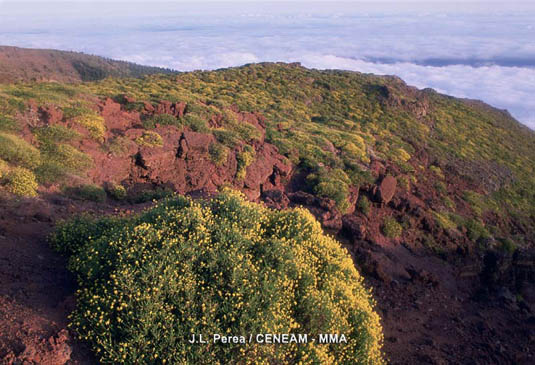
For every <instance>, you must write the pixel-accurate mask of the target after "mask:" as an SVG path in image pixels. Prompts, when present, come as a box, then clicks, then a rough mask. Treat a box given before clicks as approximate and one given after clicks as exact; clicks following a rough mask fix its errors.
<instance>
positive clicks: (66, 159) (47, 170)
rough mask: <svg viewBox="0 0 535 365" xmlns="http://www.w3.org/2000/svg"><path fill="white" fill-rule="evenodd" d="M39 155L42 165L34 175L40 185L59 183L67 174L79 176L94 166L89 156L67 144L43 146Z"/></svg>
mask: <svg viewBox="0 0 535 365" xmlns="http://www.w3.org/2000/svg"><path fill="white" fill-rule="evenodd" d="M41 155H42V156H43V163H42V164H41V165H39V167H37V169H36V170H35V173H36V174H37V178H38V180H39V182H40V183H42V184H46V183H55V182H58V181H61V180H62V179H63V178H64V177H65V176H66V175H68V174H74V175H78V176H81V175H83V174H84V173H85V172H86V171H87V170H89V169H90V168H92V167H93V166H94V162H93V159H92V158H91V156H89V155H87V154H85V153H83V152H81V151H79V150H77V149H76V148H74V147H73V146H71V145H68V144H59V145H58V144H48V143H46V144H43V145H41Z"/></svg>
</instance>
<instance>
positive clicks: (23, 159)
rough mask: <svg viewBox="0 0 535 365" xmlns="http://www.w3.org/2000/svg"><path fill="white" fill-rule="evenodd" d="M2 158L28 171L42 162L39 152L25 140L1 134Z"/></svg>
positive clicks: (0, 149)
mask: <svg viewBox="0 0 535 365" xmlns="http://www.w3.org/2000/svg"><path fill="white" fill-rule="evenodd" d="M0 158H1V159H3V160H5V161H7V162H9V163H11V164H13V165H19V166H22V167H25V168H28V169H33V168H35V167H37V166H38V165H39V163H40V162H41V155H40V153H39V150H38V149H37V148H35V147H34V146H32V145H31V144H29V143H28V142H26V141H25V140H23V139H21V138H19V137H17V136H14V135H12V134H7V133H1V132H0Z"/></svg>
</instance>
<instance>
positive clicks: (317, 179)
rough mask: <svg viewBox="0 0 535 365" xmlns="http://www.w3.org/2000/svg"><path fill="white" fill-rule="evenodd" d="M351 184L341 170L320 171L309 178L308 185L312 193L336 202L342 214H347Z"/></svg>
mask: <svg viewBox="0 0 535 365" xmlns="http://www.w3.org/2000/svg"><path fill="white" fill-rule="evenodd" d="M350 182H351V181H350V180H349V177H348V176H347V175H346V173H345V172H344V171H343V170H341V169H332V170H327V169H319V170H318V171H316V172H315V173H313V174H309V175H308V176H307V184H308V185H309V187H310V188H311V190H312V192H313V193H314V194H316V195H317V196H320V197H322V198H329V199H332V200H334V201H335V202H336V206H337V208H338V209H339V210H340V212H342V213H345V212H346V211H347V209H348V208H349V201H348V196H349V183H350Z"/></svg>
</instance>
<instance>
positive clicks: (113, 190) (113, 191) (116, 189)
mask: <svg viewBox="0 0 535 365" xmlns="http://www.w3.org/2000/svg"><path fill="white" fill-rule="evenodd" d="M108 194H110V196H111V197H112V198H113V199H115V200H118V201H121V200H125V199H126V197H127V195H128V194H127V191H126V188H125V187H124V186H122V185H120V184H112V185H111V186H109V187H108Z"/></svg>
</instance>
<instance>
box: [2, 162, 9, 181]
mask: <svg viewBox="0 0 535 365" xmlns="http://www.w3.org/2000/svg"><path fill="white" fill-rule="evenodd" d="M8 172H9V165H8V164H7V162H6V161H4V160H2V159H0V179H1V178H3V177H4V176H6V175H7V173H8Z"/></svg>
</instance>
